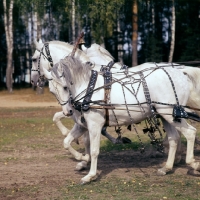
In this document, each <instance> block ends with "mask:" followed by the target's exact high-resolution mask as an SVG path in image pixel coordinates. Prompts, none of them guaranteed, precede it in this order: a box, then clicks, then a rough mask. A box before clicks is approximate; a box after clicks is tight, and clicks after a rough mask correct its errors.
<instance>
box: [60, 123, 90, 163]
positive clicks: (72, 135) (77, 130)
mask: <svg viewBox="0 0 200 200" xmlns="http://www.w3.org/2000/svg"><path fill="white" fill-rule="evenodd" d="M86 131H87V129H85V128H84V127H82V126H80V125H78V124H75V125H74V127H73V128H72V130H71V131H70V132H69V134H68V135H67V137H66V138H65V139H64V148H65V149H67V150H68V151H69V152H70V153H71V154H72V155H73V156H74V157H75V159H77V160H82V161H86V162H88V161H89V160H90V156H89V155H88V154H86V155H83V154H82V153H79V152H78V151H76V150H75V149H74V148H73V147H72V146H71V143H72V141H73V140H75V139H77V138H79V137H80V136H82V135H83V134H84V133H85V132H86Z"/></svg>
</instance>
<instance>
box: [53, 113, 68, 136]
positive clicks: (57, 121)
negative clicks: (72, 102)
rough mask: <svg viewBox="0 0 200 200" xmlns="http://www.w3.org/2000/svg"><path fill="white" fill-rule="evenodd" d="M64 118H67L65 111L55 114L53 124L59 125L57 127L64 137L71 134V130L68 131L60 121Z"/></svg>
mask: <svg viewBox="0 0 200 200" xmlns="http://www.w3.org/2000/svg"><path fill="white" fill-rule="evenodd" d="M63 118H67V117H66V116H65V115H64V114H63V111H60V112H57V113H55V114H54V116H53V122H54V123H55V124H56V125H57V127H58V128H59V130H60V131H61V133H62V134H63V135H64V136H67V134H68V133H69V132H70V130H69V129H67V128H66V127H65V126H64V125H63V124H62V122H61V121H60V120H61V119H63Z"/></svg>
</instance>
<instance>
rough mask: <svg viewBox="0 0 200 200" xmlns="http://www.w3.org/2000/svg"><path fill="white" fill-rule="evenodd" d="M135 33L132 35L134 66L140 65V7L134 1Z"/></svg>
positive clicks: (135, 0) (133, 19) (133, 21)
mask: <svg viewBox="0 0 200 200" xmlns="http://www.w3.org/2000/svg"><path fill="white" fill-rule="evenodd" d="M132 15H133V16H132V23H133V33H132V66H136V65H137V64H138V61H137V43H138V24H137V21H138V5H137V0H133V13H132Z"/></svg>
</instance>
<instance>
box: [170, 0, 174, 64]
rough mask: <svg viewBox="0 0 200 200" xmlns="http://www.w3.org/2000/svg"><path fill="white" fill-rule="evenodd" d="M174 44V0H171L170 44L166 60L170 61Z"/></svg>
mask: <svg viewBox="0 0 200 200" xmlns="http://www.w3.org/2000/svg"><path fill="white" fill-rule="evenodd" d="M174 46H175V5H174V0H172V25H171V46H170V52H169V60H168V62H172V60H173V55H174Z"/></svg>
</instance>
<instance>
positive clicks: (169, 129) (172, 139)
mask: <svg viewBox="0 0 200 200" xmlns="http://www.w3.org/2000/svg"><path fill="white" fill-rule="evenodd" d="M162 122H163V126H164V128H165V131H166V133H167V138H168V142H169V151H168V158H167V162H166V164H165V166H164V167H162V168H160V169H158V171H157V174H158V175H165V174H166V173H167V172H170V171H171V170H172V168H173V165H174V161H175V157H176V152H177V147H178V144H179V141H180V134H179V133H178V131H177V130H176V128H175V127H174V126H173V125H172V124H170V123H169V122H168V121H167V120H165V119H163V120H162Z"/></svg>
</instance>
